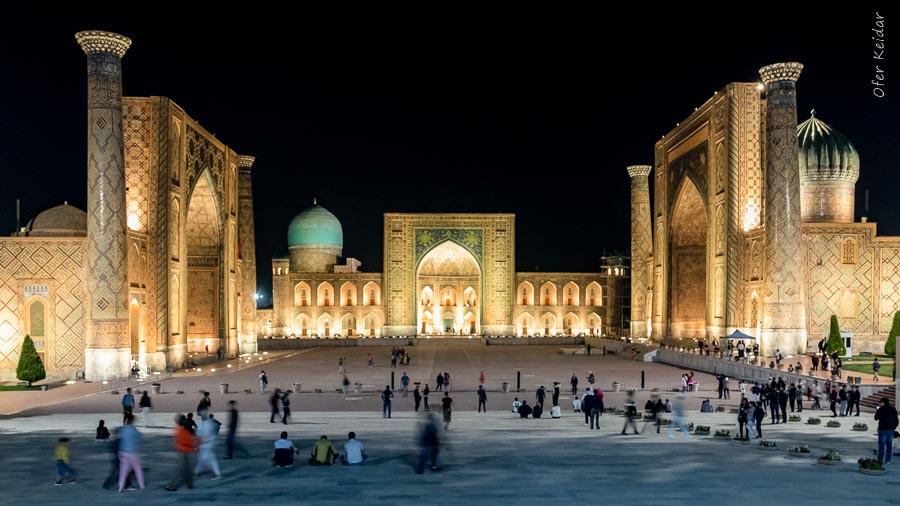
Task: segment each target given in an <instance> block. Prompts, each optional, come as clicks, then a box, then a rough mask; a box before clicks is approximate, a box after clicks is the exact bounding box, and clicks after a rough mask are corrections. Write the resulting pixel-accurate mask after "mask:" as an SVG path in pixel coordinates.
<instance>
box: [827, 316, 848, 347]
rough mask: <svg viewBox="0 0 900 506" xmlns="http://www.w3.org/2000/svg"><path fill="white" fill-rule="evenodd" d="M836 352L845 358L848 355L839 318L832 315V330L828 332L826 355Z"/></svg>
mask: <svg viewBox="0 0 900 506" xmlns="http://www.w3.org/2000/svg"><path fill="white" fill-rule="evenodd" d="M834 352H837V354H838V356H841V357H843V356H844V355H846V354H847V348H845V347H844V338H842V337H841V328H840V327H838V320H837V316H835V315H831V330H830V331H829V332H828V341H826V342H825V353H827V354H829V355H831V354H832V353H834Z"/></svg>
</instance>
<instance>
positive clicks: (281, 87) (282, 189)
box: [0, 3, 900, 305]
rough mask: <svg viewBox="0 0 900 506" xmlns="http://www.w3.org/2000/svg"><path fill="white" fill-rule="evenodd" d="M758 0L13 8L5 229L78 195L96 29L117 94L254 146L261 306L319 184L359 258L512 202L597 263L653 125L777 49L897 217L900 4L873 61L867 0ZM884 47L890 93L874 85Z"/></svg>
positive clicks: (551, 250)
mask: <svg viewBox="0 0 900 506" xmlns="http://www.w3.org/2000/svg"><path fill="white" fill-rule="evenodd" d="M766 5H767V4H766V3H761V4H758V8H757V9H756V10H754V11H751V10H746V12H744V13H743V14H742V15H741V17H740V19H735V18H729V17H724V14H723V15H722V16H720V17H716V16H711V15H705V14H698V13H696V12H693V13H692V12H688V11H686V10H680V11H679V10H672V11H668V12H664V11H658V10H657V11H651V9H650V8H649V7H643V8H641V10H635V11H634V12H633V13H631V14H628V15H625V14H622V15H616V16H611V15H606V14H603V13H593V12H577V11H568V12H559V13H552V12H527V13H526V12H525V11H524V7H523V8H522V10H523V12H521V13H519V14H515V13H512V12H506V13H503V14H502V15H499V14H490V13H487V12H484V11H482V10H477V11H473V12H457V13H451V12H443V13H441V14H440V15H430V14H424V13H418V12H411V11H400V12H395V13H388V12H385V11H372V12H367V13H359V14H358V15H356V16H349V15H348V16H336V15H333V16H322V15H319V14H312V13H309V14H301V15H296V14H288V13H287V12H284V11H283V10H270V11H266V12H259V13H253V12H248V11H247V10H241V11H239V12H234V13H229V12H228V11H227V9H225V8H221V9H219V8H217V9H216V10H215V11H214V12H212V13H210V12H205V13H196V14H187V13H186V12H181V14H182V15H183V16H184V17H183V18H177V19H176V18H172V17H171V16H170V15H167V16H165V17H162V16H159V17H157V16H156V15H154V14H152V13H151V12H152V11H151V10H150V9H148V10H147V12H146V13H144V14H142V15H140V16H125V15H122V16H119V17H110V16H104V15H84V14H78V15H73V16H69V15H66V16H63V15H58V16H57V17H48V16H47V15H45V14H43V13H41V14H40V15H37V14H34V13H31V14H28V13H21V14H18V15H15V16H14V15H11V14H10V13H7V14H8V15H6V16H5V18H6V19H5V21H6V23H5V25H6V26H5V27H4V29H3V30H2V31H0V41H2V47H4V48H5V51H4V58H3V74H2V78H0V93H2V97H3V98H4V107H3V114H2V116H0V118H2V119H0V134H2V136H0V169H2V170H3V174H5V175H8V177H7V178H6V179H5V180H4V184H2V185H0V231H2V233H3V234H6V233H9V232H12V231H13V230H14V227H15V199H16V198H21V199H22V214H23V224H24V222H26V221H27V220H29V219H31V218H32V217H33V216H34V215H35V214H36V213H38V212H40V211H41V210H43V209H46V208H48V207H51V206H53V205H57V204H60V203H62V201H64V200H68V201H69V203H70V204H72V205H75V206H78V207H80V208H82V209H85V208H86V191H87V190H86V181H85V175H86V161H85V160H86V156H87V155H86V129H85V122H86V93H87V92H86V86H85V82H86V69H85V56H84V54H83V53H82V51H81V49H80V48H79V47H78V44H77V43H76V42H75V39H74V33H75V32H76V31H79V30H86V29H100V30H109V31H115V32H119V33H122V34H124V35H126V36H128V37H131V38H132V39H133V45H132V48H131V49H130V50H129V51H128V53H127V54H126V56H125V58H124V62H123V66H124V81H123V86H124V92H125V95H126V96H149V95H163V96H167V97H170V98H172V99H173V100H175V101H176V102H177V103H178V104H179V105H181V106H182V107H184V108H185V109H186V111H187V112H188V114H190V115H191V116H192V117H193V118H194V119H196V120H198V121H199V122H200V123H201V124H202V125H203V126H204V127H205V128H206V129H208V130H209V131H210V132H213V133H215V134H216V135H217V137H218V138H219V139H221V140H223V141H224V142H226V143H227V144H229V145H230V146H231V147H233V148H234V149H235V151H237V152H238V153H240V154H248V155H253V156H255V157H256V164H255V166H254V168H253V185H254V194H255V195H254V196H255V213H256V237H257V243H256V244H257V255H258V258H259V265H258V273H259V290H260V292H261V293H263V294H264V299H263V301H262V304H263V305H265V304H270V303H271V298H270V294H271V275H270V273H271V271H270V267H271V265H270V264H269V259H270V258H271V254H272V252H273V251H275V250H276V249H278V248H282V247H285V246H286V233H287V226H288V223H289V222H290V220H291V218H292V217H293V216H294V215H295V214H296V213H298V212H299V211H301V210H302V209H304V208H305V207H306V206H308V205H310V204H311V203H312V199H313V197H316V198H318V201H319V203H320V204H321V205H323V206H324V207H326V208H327V209H329V210H330V211H331V212H333V213H334V214H335V215H336V216H337V217H338V219H339V220H340V221H341V222H342V224H343V227H344V254H345V255H346V256H353V257H356V258H358V259H360V260H361V261H362V263H363V266H362V268H363V270H365V271H375V272H380V271H381V270H382V249H383V244H382V240H383V238H382V225H383V218H382V214H383V213H385V212H509V213H515V214H516V233H517V238H516V239H517V240H516V267H517V269H518V270H520V271H529V270H543V271H595V270H597V269H598V266H599V258H600V257H601V256H602V255H603V254H604V252H605V253H607V254H610V253H612V252H613V251H620V252H627V251H628V249H629V247H630V246H629V226H630V225H629V213H630V208H629V204H628V202H629V180H628V175H627V174H626V172H625V166H627V165H633V164H652V162H653V143H654V142H655V141H656V140H657V139H659V138H660V136H661V135H662V134H664V133H666V132H668V131H669V130H670V129H672V128H673V127H674V126H675V123H676V122H679V121H682V120H683V119H685V118H686V117H687V116H688V115H690V114H691V112H692V111H693V110H694V108H695V107H697V106H699V105H701V104H702V103H703V102H704V101H706V100H707V99H708V98H709V97H710V96H711V95H712V93H713V92H714V91H716V90H719V89H721V88H722V87H723V86H724V85H726V84H727V83H729V82H735V81H752V82H757V81H758V80H759V78H758V74H757V70H758V69H759V68H760V67H761V66H764V65H767V64H770V63H776V62H781V61H800V62H802V63H804V64H805V65H806V68H805V69H804V71H803V74H802V76H801V78H800V81H799V83H798V97H799V98H798V100H799V106H800V108H799V109H800V116H799V120H800V121H803V120H805V119H806V118H808V114H809V110H810V109H812V108H815V109H816V111H817V117H818V118H820V119H821V120H823V121H825V122H827V123H829V124H831V125H832V126H833V127H835V128H836V129H837V130H840V131H841V132H842V133H844V134H845V135H847V136H848V137H849V138H850V139H851V141H852V142H853V143H854V144H855V145H856V147H857V149H858V150H859V153H860V159H861V172H862V175H861V177H860V180H859V182H858V183H857V217H859V216H861V215H862V214H863V205H864V198H863V194H864V191H865V189H869V190H870V197H869V202H870V209H869V213H868V216H869V218H870V220H871V221H876V222H878V224H879V232H880V233H881V235H900V206H898V205H897V204H895V203H894V201H895V200H896V199H897V195H896V193H897V188H898V184H897V176H896V174H897V170H898V168H900V142H898V141H900V126H898V121H900V120H898V118H900V100H898V98H897V96H898V94H900V77H895V76H900V44H898V43H897V42H900V31H897V32H896V34H897V35H894V33H895V32H894V30H893V26H898V27H900V13H898V15H897V16H896V17H894V15H892V14H891V13H890V12H888V11H887V10H884V9H879V12H880V14H881V15H883V16H884V17H885V21H886V27H887V28H886V30H887V31H886V33H885V39H886V41H885V42H886V46H885V52H884V58H885V59H884V60H883V61H875V60H873V50H874V49H875V47H874V42H875V41H873V40H872V36H873V34H872V30H871V29H872V28H873V27H874V26H875V10H874V9H870V8H869V7H853V6H851V4H847V6H845V7H843V8H841V9H838V10H831V12H830V13H825V12H826V9H817V12H816V13H811V12H803V13H798V14H797V15H791V14H789V13H785V12H781V11H779V17H778V19H774V20H767V19H765V15H766V12H765V11H766V9H765V6H766ZM251 10H252V9H251ZM160 12H163V10H162V9H160ZM651 12H656V14H651ZM722 12H724V11H722ZM895 41H897V42H895ZM895 44H896V45H895ZM895 48H896V49H895ZM876 64H880V65H881V68H882V70H885V73H886V75H885V77H886V80H885V85H884V86H883V88H882V89H883V90H884V92H885V93H886V97H885V98H876V97H875V96H874V95H873V85H872V84H871V83H870V81H871V80H872V79H874V78H875V65H876Z"/></svg>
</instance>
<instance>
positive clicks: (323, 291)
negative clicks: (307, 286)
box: [316, 281, 334, 307]
mask: <svg viewBox="0 0 900 506" xmlns="http://www.w3.org/2000/svg"><path fill="white" fill-rule="evenodd" d="M316 299H317V305H318V306H320V307H328V306H332V305H334V287H333V286H331V283H329V282H328V281H325V282H322V283H320V284H319V287H318V288H316Z"/></svg>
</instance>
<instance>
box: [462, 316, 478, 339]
mask: <svg viewBox="0 0 900 506" xmlns="http://www.w3.org/2000/svg"><path fill="white" fill-rule="evenodd" d="M477 323H478V322H477V319H476V318H475V314H474V313H473V312H471V311H468V312H466V314H465V315H464V316H463V330H465V332H466V333H468V334H475V333H476V330H477Z"/></svg>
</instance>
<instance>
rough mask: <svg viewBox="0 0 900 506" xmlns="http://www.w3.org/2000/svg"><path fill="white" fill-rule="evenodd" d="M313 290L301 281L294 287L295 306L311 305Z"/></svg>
mask: <svg viewBox="0 0 900 506" xmlns="http://www.w3.org/2000/svg"><path fill="white" fill-rule="evenodd" d="M311 300H312V289H311V288H310V287H309V283H307V282H306V281H301V282H299V283H297V284H296V285H295V286H294V305H295V306H298V307H306V306H309V305H311V302H310V301H311Z"/></svg>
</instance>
